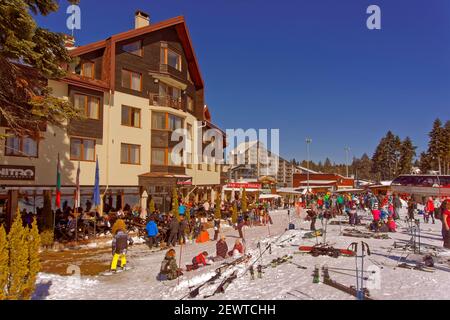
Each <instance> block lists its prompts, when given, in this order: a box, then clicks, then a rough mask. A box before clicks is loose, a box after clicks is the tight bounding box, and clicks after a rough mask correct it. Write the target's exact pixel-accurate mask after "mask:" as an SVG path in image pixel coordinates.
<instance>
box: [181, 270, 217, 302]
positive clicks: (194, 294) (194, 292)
mask: <svg viewBox="0 0 450 320" xmlns="http://www.w3.org/2000/svg"><path fill="white" fill-rule="evenodd" d="M221 276H222V274H221V273H218V272H217V273H216V274H215V275H213V276H212V277H211V278H209V279H208V280H207V281H206V282H203V283H202V284H201V285H199V286H198V287H197V288H195V289H194V290H192V291H191V292H189V294H188V296H189V298H190V299H193V298H195V297H197V296H198V295H199V293H200V289H201V288H203V287H204V286H206V285H208V284H210V283H214V282H216V280H218V279H219V278H220V277H221ZM186 297H187V296H185V297H183V298H181V300H183V299H184V298H186Z"/></svg>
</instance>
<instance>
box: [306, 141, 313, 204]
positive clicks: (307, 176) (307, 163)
mask: <svg viewBox="0 0 450 320" xmlns="http://www.w3.org/2000/svg"><path fill="white" fill-rule="evenodd" d="M305 141H306V157H307V161H306V169H307V171H306V185H307V187H306V188H307V189H306V200H305V204H306V206H308V192H309V146H310V144H311V143H312V139H311V138H306V140H305Z"/></svg>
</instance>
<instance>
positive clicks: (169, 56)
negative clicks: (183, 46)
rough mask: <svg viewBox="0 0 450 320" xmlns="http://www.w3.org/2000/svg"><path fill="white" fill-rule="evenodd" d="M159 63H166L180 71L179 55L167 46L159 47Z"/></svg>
mask: <svg viewBox="0 0 450 320" xmlns="http://www.w3.org/2000/svg"><path fill="white" fill-rule="evenodd" d="M160 59H161V64H166V65H169V66H171V67H172V68H175V69H177V70H178V71H181V55H180V54H178V53H176V52H175V51H173V50H170V49H169V48H164V47H163V48H161V55H160Z"/></svg>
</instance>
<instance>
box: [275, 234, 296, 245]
mask: <svg viewBox="0 0 450 320" xmlns="http://www.w3.org/2000/svg"><path fill="white" fill-rule="evenodd" d="M296 236H297V235H293V236H290V237H288V238H287V239H284V240H283V241H280V242H279V243H277V244H276V246H280V247H283V245H282V244H283V243H285V242H288V241H290V240H292V239H294V238H295V237H296Z"/></svg>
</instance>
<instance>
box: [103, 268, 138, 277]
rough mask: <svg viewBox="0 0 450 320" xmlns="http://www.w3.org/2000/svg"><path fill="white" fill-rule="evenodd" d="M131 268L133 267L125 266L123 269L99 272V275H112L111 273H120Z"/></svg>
mask: <svg viewBox="0 0 450 320" xmlns="http://www.w3.org/2000/svg"><path fill="white" fill-rule="evenodd" d="M131 269H133V268H131V267H125V269H117V270H116V271H115V272H114V271H105V272H101V273H100V275H101V276H113V275H116V274H119V273H122V272H125V271H129V270H131Z"/></svg>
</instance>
